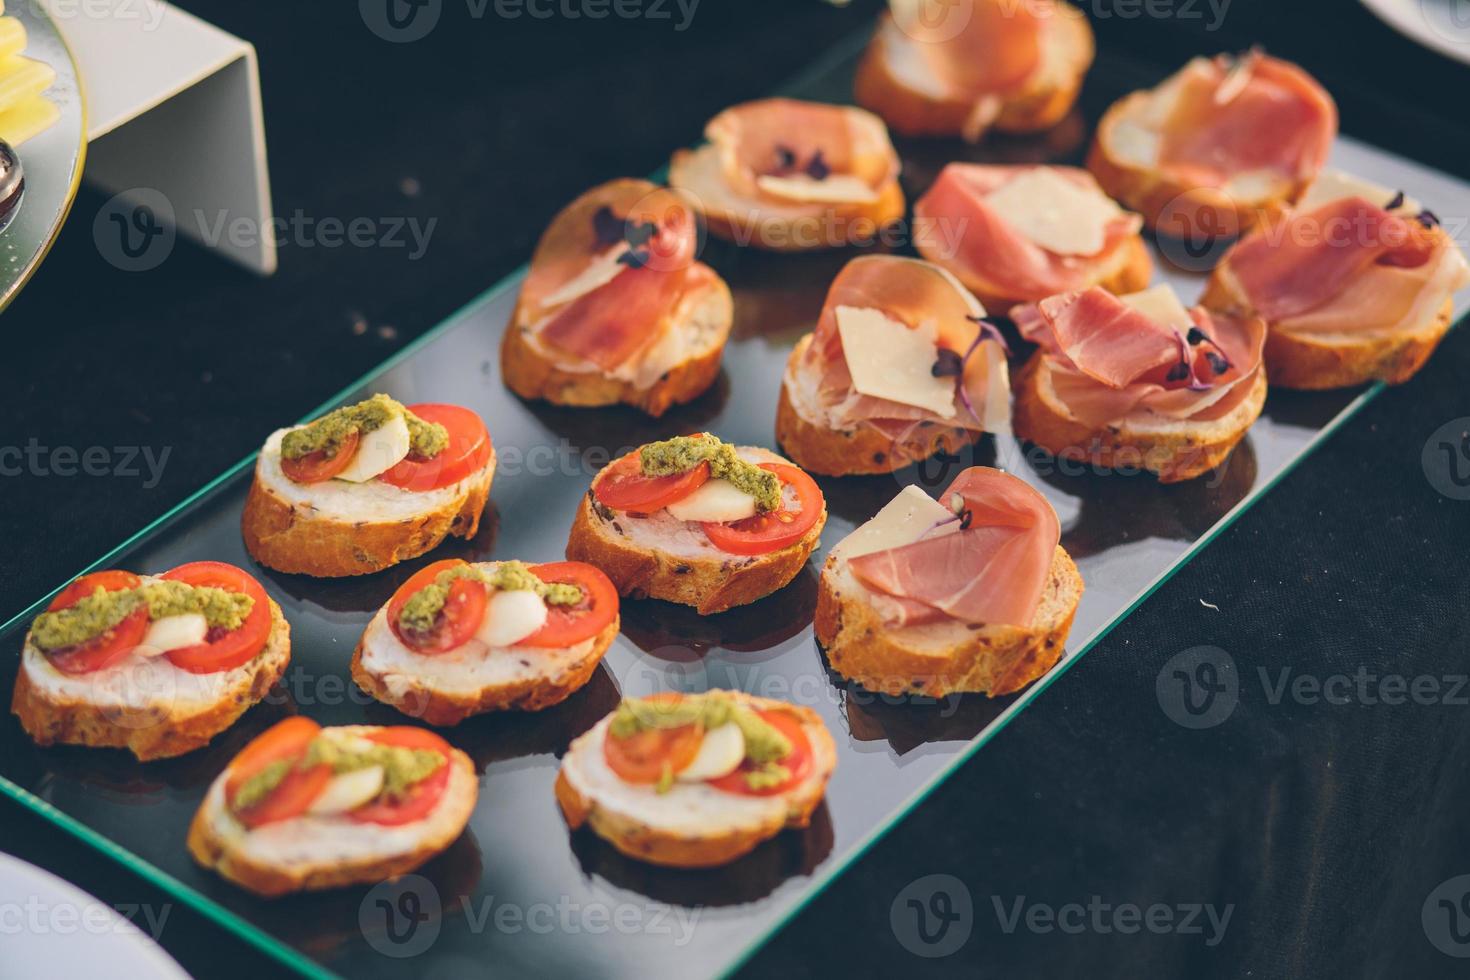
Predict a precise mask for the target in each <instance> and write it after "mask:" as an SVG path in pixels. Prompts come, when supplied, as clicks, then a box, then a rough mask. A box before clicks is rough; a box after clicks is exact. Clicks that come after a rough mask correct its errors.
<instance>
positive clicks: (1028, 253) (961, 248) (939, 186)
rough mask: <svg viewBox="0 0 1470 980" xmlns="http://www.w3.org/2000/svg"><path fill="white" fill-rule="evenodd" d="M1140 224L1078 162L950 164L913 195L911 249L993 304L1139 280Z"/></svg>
mask: <svg viewBox="0 0 1470 980" xmlns="http://www.w3.org/2000/svg"><path fill="white" fill-rule="evenodd" d="M1142 227H1143V219H1142V218H1140V217H1139V216H1138V215H1136V214H1132V213H1130V212H1128V211H1124V210H1123V209H1121V208H1119V207H1118V205H1116V204H1114V203H1113V200H1112V198H1110V197H1108V196H1107V195H1106V194H1104V193H1103V192H1102V188H1100V187H1098V186H1097V181H1096V180H1094V179H1093V176H1092V174H1090V173H1088V172H1087V171H1086V170H1082V169H1080V168H1078V167H1051V166H990V165H985V164H976V163H951V164H950V165H949V166H947V167H945V168H944V170H943V171H941V172H940V174H939V179H938V180H936V181H935V182H934V186H933V187H931V188H929V192H928V193H927V194H925V195H924V196H923V197H921V198H919V200H918V201H917V202H915V204H914V244H915V245H916V246H917V247H918V249H919V254H921V255H923V256H924V258H926V259H928V260H929V261H930V262H933V263H934V264H935V265H939V266H943V267H944V268H945V269H948V270H949V271H950V272H952V273H954V275H955V278H957V279H959V281H960V282H962V283H964V284H965V286H966V287H967V288H968V289H969V290H970V291H971V292H972V293H974V294H975V297H976V298H977V299H979V300H980V302H981V303H983V304H985V305H986V306H987V307H989V308H991V309H997V310H1005V309H1009V308H1010V307H1012V306H1014V305H1016V304H1017V303H1034V302H1036V301H1037V300H1041V299H1045V298H1046V297H1048V296H1054V295H1056V294H1057V293H1064V292H1066V291H1068V290H1070V289H1086V288H1087V287H1088V286H1102V287H1103V288H1104V289H1107V290H1108V291H1110V292H1114V293H1131V292H1134V291H1136V290H1139V289H1142V288H1144V287H1145V286H1147V285H1148V281H1149V279H1150V278H1151V277H1152V275H1153V260H1152V259H1151V258H1149V254H1148V249H1147V247H1145V246H1144V244H1143V239H1142V237H1140V236H1139V230H1140V229H1141V228H1142Z"/></svg>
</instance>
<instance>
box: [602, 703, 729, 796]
mask: <svg viewBox="0 0 1470 980" xmlns="http://www.w3.org/2000/svg"><path fill="white" fill-rule="evenodd" d="M679 699H680V695H679V694H677V693H675V692H671V691H664V692H662V693H659V694H655V695H653V696H651V697H648V698H645V699H644V700H645V701H654V702H660V701H678V700H679ZM703 742H704V726H703V725H699V724H694V725H681V726H680V727H678V728H645V729H644V730H643V731H641V732H635V733H634V734H632V735H629V736H628V737H627V738H615V737H614V736H613V734H612V732H611V731H609V732H608V733H607V737H606V738H604V739H603V740H602V757H603V758H604V759H605V760H607V764H608V767H609V768H610V769H612V771H613V772H615V773H617V775H618V778H620V779H622V780H624V781H625V782H629V783H656V782H658V781H659V780H660V779H662V778H663V774H664V769H665V767H667V768H668V769H669V770H670V771H671V772H678V771H679V770H680V769H683V768H684V767H685V766H687V765H689V763H691V762H693V761H694V757H695V756H696V755H698V754H699V746H700V745H701V744H702V743H703Z"/></svg>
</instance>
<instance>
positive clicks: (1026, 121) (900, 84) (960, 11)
mask: <svg viewBox="0 0 1470 980" xmlns="http://www.w3.org/2000/svg"><path fill="white" fill-rule="evenodd" d="M1093 54H1094V46H1093V38H1092V28H1091V27H1090V26H1088V23H1087V19H1086V18H1085V17H1083V16H1082V13H1081V11H1079V10H1077V8H1075V7H1073V6H1071V5H1069V4H1066V3H1062V2H1060V0H1028V2H1016V0H947V2H945V3H938V4H936V3H933V2H926V0H890V2H889V10H888V12H886V13H885V14H884V15H883V18H882V20H881V21H880V22H879V24H878V31H877V33H876V34H875V35H874V36H873V40H872V42H871V43H870V44H869V45H868V50H867V54H865V55H864V56H863V60H862V64H861V65H859V66H858V73H857V80H856V81H855V82H854V92H855V95H856V97H857V102H858V104H859V105H862V106H866V107H867V108H869V109H872V110H873V111H874V112H876V113H878V115H880V116H882V117H883V118H884V120H886V121H887V123H888V125H889V126H890V127H891V128H892V129H893V130H894V131H895V132H899V133H903V134H904V135H905V136H962V137H964V138H965V139H966V140H969V141H970V142H975V141H977V140H979V139H980V138H981V137H982V136H984V135H985V133H986V132H987V131H989V130H991V129H996V130H999V131H1001V132H1006V133H1029V132H1035V131H1037V130H1042V129H1049V128H1051V127H1052V126H1055V125H1056V124H1057V123H1058V122H1060V121H1061V120H1062V119H1063V118H1064V117H1065V116H1066V115H1067V113H1068V112H1070V111H1071V110H1072V105H1073V103H1075V102H1076V101H1077V93H1078V91H1079V90H1080V89H1081V87H1082V77H1083V76H1084V75H1086V74H1087V69H1088V68H1089V67H1091V65H1092V58H1093Z"/></svg>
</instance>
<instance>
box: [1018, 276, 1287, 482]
mask: <svg viewBox="0 0 1470 980" xmlns="http://www.w3.org/2000/svg"><path fill="white" fill-rule="evenodd" d="M1011 316H1012V318H1013V319H1014V320H1015V322H1016V326H1017V327H1018V328H1019V329H1020V331H1021V334H1022V336H1024V337H1025V338H1026V339H1027V340H1029V341H1031V342H1032V343H1035V344H1037V345H1038V349H1037V351H1036V353H1035V354H1033V355H1032V357H1031V360H1030V361H1028V362H1027V364H1026V366H1025V367H1024V368H1023V369H1022V372H1021V375H1020V377H1018V379H1017V383H1016V388H1017V394H1016V416H1015V432H1016V435H1017V436H1019V437H1020V438H1023V439H1027V440H1030V441H1031V442H1033V443H1035V444H1036V445H1038V446H1040V447H1042V448H1043V449H1046V450H1047V451H1048V452H1050V453H1052V454H1053V455H1056V456H1061V457H1064V458H1068V459H1081V460H1089V461H1091V462H1093V463H1095V464H1096V465H1099V466H1105V467H1110V468H1115V469H1138V468H1142V469H1147V470H1149V471H1151V472H1153V473H1156V474H1158V477H1159V479H1160V480H1161V481H1163V482H1165V483H1171V482H1175V481H1179V480H1188V479H1192V478H1194V477H1197V476H1200V475H1201V474H1203V473H1205V472H1208V471H1209V470H1211V469H1213V468H1214V467H1215V466H1217V465H1219V463H1220V462H1222V461H1223V460H1224V459H1225V457H1226V456H1228V455H1229V453H1230V450H1231V449H1233V448H1234V447H1235V445H1236V443H1238V442H1239V441H1240V440H1241V438H1243V437H1244V435H1245V431H1246V429H1248V428H1249V427H1250V425H1251V424H1252V423H1253V422H1254V421H1255V420H1256V418H1257V417H1258V416H1259V415H1260V413H1261V408H1262V406H1263V405H1264V403H1265V397H1266V373H1265V371H1264V370H1263V367H1262V363H1263V362H1262V349H1263V347H1264V344H1265V339H1266V325H1265V324H1264V323H1263V322H1262V321H1261V320H1260V318H1258V317H1254V316H1242V315H1235V314H1221V313H1212V312H1210V311H1208V310H1205V309H1203V308H1200V307H1196V308H1194V309H1192V310H1186V309H1185V308H1184V307H1183V305H1182V304H1181V303H1180V302H1179V299H1178V297H1177V296H1175V295H1174V292H1173V290H1172V289H1171V288H1169V287H1168V286H1158V287H1155V288H1153V289H1150V290H1147V291H1144V292H1141V293H1134V294H1131V295H1127V296H1123V297H1117V296H1114V295H1112V294H1111V293H1109V292H1107V291H1106V290H1104V289H1101V288H1098V287H1093V288H1091V289H1086V290H1081V291H1077V292H1070V293H1063V294H1060V295H1058V296H1052V297H1048V298H1047V299H1044V300H1042V301H1041V302H1040V303H1036V304H1030V305H1027V306H1022V307H1018V308H1017V309H1016V310H1014V311H1012V314H1011Z"/></svg>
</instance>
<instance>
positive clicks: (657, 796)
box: [556, 690, 837, 868]
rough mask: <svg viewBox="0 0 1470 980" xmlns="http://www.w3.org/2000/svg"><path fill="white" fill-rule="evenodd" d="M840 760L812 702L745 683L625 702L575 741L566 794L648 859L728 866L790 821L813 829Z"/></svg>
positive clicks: (569, 810)
mask: <svg viewBox="0 0 1470 980" xmlns="http://www.w3.org/2000/svg"><path fill="white" fill-rule="evenodd" d="M836 766H837V750H836V747H835V746H834V745H833V744H832V736H831V735H830V734H828V732H827V727H826V726H825V725H823V724H822V720H821V718H819V717H818V716H817V713H816V712H814V711H812V710H811V709H810V708H803V707H797V706H796V705H793V704H787V703H786V702H784V701H773V700H769V699H767V698H758V697H752V696H750V695H748V694H742V693H740V692H737V691H719V690H715V691H707V692H705V693H703V694H684V695H680V694H672V693H667V694H655V695H651V696H650V697H646V698H625V699H623V702H622V703H621V704H620V705H618V709H617V710H616V711H614V712H613V713H612V714H610V715H608V716H607V717H606V718H604V719H602V720H601V721H599V722H598V723H597V724H596V725H594V726H593V727H592V729H591V730H590V731H588V732H587V733H586V734H584V735H581V736H579V737H578V738H577V739H576V740H574V741H573V742H572V745H571V748H569V749H568V750H567V754H566V756H565V757H564V758H563V759H562V764H561V771H560V772H559V773H558V774H557V777H556V799H557V802H558V803H560V804H561V810H562V813H563V814H564V815H565V816H566V819H567V823H568V825H570V826H571V828H572V829H573V830H576V829H577V828H579V827H581V826H582V825H583V824H587V825H589V826H590V827H591V828H592V830H593V831H594V832H595V833H596V834H597V835H598V836H599V837H601V838H603V839H604V840H606V841H608V842H609V843H610V844H612V845H613V846H614V847H616V848H617V849H618V850H619V851H621V852H623V853H624V854H626V855H628V856H629V857H631V858H635V859H636V860H639V861H647V862H649V863H651V864H662V865H668V866H671V867H678V868H708V867H713V866H715V865H720V864H728V863H729V862H731V861H734V860H735V859H736V858H739V857H741V856H743V855H745V854H748V853H750V851H752V850H754V849H755V847H756V846H757V845H758V844H760V843H761V842H762V841H765V840H768V839H769V838H772V837H774V836H776V835H777V834H779V833H780V832H781V831H782V830H783V829H785V828H787V827H805V826H807V825H808V824H809V823H810V822H811V818H812V813H813V812H814V811H815V810H816V808H817V806H818V805H819V804H820V803H821V802H822V795H823V793H825V792H826V788H827V780H828V779H829V778H830V777H831V775H832V770H833V769H834V768H836Z"/></svg>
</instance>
